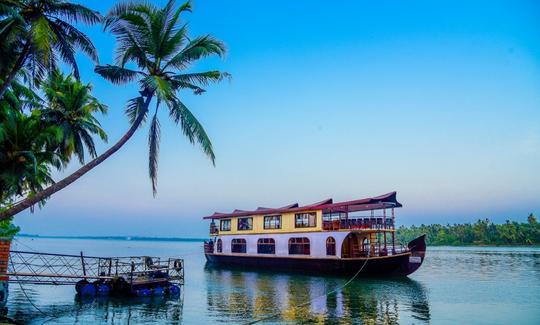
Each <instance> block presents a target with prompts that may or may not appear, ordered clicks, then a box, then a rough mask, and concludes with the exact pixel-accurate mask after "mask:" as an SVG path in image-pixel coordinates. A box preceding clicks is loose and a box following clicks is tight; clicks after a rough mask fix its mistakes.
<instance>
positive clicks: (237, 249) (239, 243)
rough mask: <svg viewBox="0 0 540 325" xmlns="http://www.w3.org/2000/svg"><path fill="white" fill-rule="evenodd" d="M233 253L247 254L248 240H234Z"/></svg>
mask: <svg viewBox="0 0 540 325" xmlns="http://www.w3.org/2000/svg"><path fill="white" fill-rule="evenodd" d="M231 252H232V253H245V252H246V240H245V239H233V240H232V241H231Z"/></svg>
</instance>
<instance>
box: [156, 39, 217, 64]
mask: <svg viewBox="0 0 540 325" xmlns="http://www.w3.org/2000/svg"><path fill="white" fill-rule="evenodd" d="M226 52H227V49H226V47H225V44H223V42H221V41H220V40H218V39H216V38H214V37H212V36H210V35H206V36H201V37H197V38H195V39H193V40H191V41H190V42H189V43H188V44H187V45H186V47H185V48H184V49H183V50H182V51H181V52H180V53H178V54H177V55H175V56H174V57H173V58H172V59H171V60H170V61H169V62H167V65H166V66H172V67H174V68H177V69H185V68H187V67H188V66H189V65H190V64H191V63H192V62H194V61H197V60H199V59H201V58H205V57H208V56H211V55H217V56H219V57H222V56H223V55H225V53H226Z"/></svg>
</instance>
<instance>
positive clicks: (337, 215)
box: [322, 212, 345, 221]
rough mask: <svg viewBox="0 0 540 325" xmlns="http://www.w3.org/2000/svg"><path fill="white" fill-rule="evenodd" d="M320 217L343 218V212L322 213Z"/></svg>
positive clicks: (327, 218) (334, 219)
mask: <svg viewBox="0 0 540 325" xmlns="http://www.w3.org/2000/svg"><path fill="white" fill-rule="evenodd" d="M322 218H323V221H336V220H341V219H345V213H343V212H333V213H324V214H323V216H322Z"/></svg>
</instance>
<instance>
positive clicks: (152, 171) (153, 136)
mask: <svg viewBox="0 0 540 325" xmlns="http://www.w3.org/2000/svg"><path fill="white" fill-rule="evenodd" d="M160 137H161V127H160V124H159V120H158V117H157V111H156V113H155V114H154V117H153V118H152V122H151V123H150V130H149V133H148V148H149V151H148V173H149V176H150V180H151V181H152V193H153V195H154V197H155V196H156V194H157V178H158V176H157V170H158V158H159V139H160Z"/></svg>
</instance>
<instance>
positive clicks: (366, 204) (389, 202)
mask: <svg viewBox="0 0 540 325" xmlns="http://www.w3.org/2000/svg"><path fill="white" fill-rule="evenodd" d="M396 196H397V193H396V192H390V193H387V194H383V195H379V196H375V197H371V198H365V199H358V200H352V201H345V202H338V203H334V202H333V200H332V199H327V200H324V201H320V202H316V203H312V204H308V205H304V206H299V205H298V203H293V204H289V205H286V206H284V207H281V208H261V207H259V208H257V209H256V210H254V211H247V210H238V209H236V210H234V211H233V212H231V213H221V212H214V214H212V215H211V216H206V217H204V218H203V219H222V218H231V217H243V216H251V215H261V214H267V215H269V214H279V213H286V212H301V211H312V210H323V212H324V213H332V212H336V213H337V212H355V211H367V210H378V209H386V208H401V207H402V205H401V203H399V202H398V201H397V197H396Z"/></svg>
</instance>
